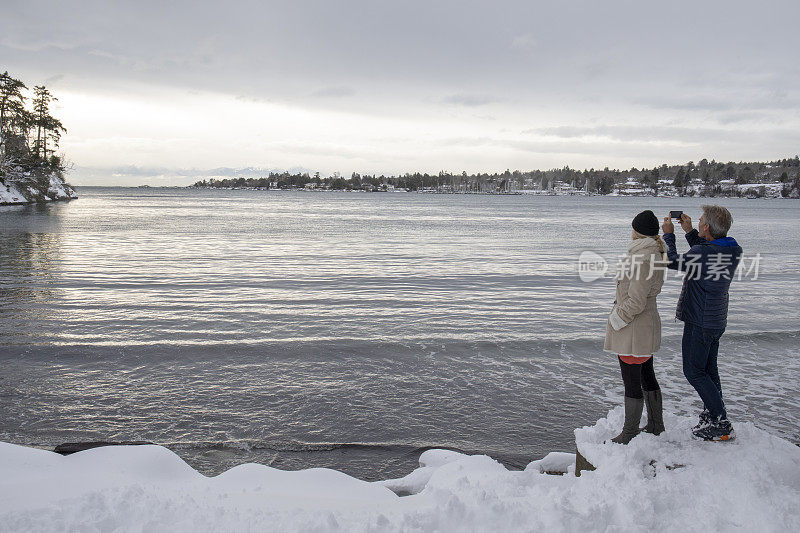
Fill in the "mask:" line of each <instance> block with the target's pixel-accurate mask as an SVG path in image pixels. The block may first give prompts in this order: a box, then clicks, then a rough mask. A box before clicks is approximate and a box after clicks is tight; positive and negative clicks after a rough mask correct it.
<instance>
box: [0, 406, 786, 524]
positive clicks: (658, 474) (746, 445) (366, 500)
mask: <svg viewBox="0 0 800 533" xmlns="http://www.w3.org/2000/svg"><path fill="white" fill-rule="evenodd" d="M665 422H666V424H667V427H668V430H667V432H666V433H664V434H662V435H661V436H659V437H654V436H652V435H648V434H642V435H639V436H638V437H636V438H635V439H634V440H633V441H631V443H630V444H629V445H628V446H622V445H619V444H612V443H610V442H609V440H608V439H609V438H610V437H611V436H612V435H614V434H616V432H618V430H619V427H621V425H622V410H621V408H618V409H615V410H613V411H611V412H610V413H609V415H608V417H607V418H604V419H601V420H599V421H598V422H597V424H596V425H594V426H591V427H585V428H581V429H578V430H576V431H575V435H576V442H577V445H578V448H579V449H580V451H581V453H582V454H583V455H584V456H585V457H586V458H587V459H588V460H589V461H590V462H591V463H592V464H594V465H595V466H596V467H597V469H596V470H594V471H591V472H584V473H583V474H582V475H581V477H579V478H577V477H575V476H573V475H571V474H567V475H563V476H557V475H556V476H554V475H548V474H545V473H543V472H546V471H553V470H561V469H565V468H569V469H570V470H573V469H574V465H573V464H572V458H573V457H574V456H573V455H572V454H564V453H554V454H549V455H548V456H547V457H545V458H543V459H540V460H538V461H533V462H532V463H531V464H530V465H528V467H527V468H526V469H525V470H524V471H509V470H507V469H506V468H504V467H503V466H502V465H501V464H499V463H498V462H496V461H494V460H493V459H491V458H490V457H487V456H485V455H475V456H468V455H463V454H460V453H457V452H453V451H447V450H429V451H426V452H424V453H423V454H422V455H421V456H420V467H419V468H418V469H416V470H414V471H413V472H411V473H410V474H409V475H408V476H405V477H403V478H401V479H396V480H387V481H381V482H375V483H367V482H364V481H360V480H357V479H354V478H352V477H349V476H347V475H345V474H342V473H340V472H336V471H334V470H327V469H310V470H303V471H299V472H284V471H280V470H276V469H273V468H269V467H266V466H261V465H255V464H246V465H241V466H238V467H236V468H233V469H231V470H229V471H227V472H225V473H224V474H221V475H219V476H216V477H213V478H207V477H205V476H203V475H201V474H199V473H197V472H196V471H194V470H193V469H192V468H190V467H189V466H188V465H186V463H184V462H183V461H182V460H181V459H180V458H179V457H178V456H177V455H175V454H173V453H172V452H170V451H169V450H167V449H165V448H161V447H159V446H138V447H134V446H132V447H127V446H126V447H108V448H97V449H94V450H87V451H85V452H80V453H77V454H74V455H71V456H67V457H61V456H59V455H56V454H54V453H52V452H46V451H41V450H36V449H31V448H25V447H21V446H16V445H12V444H0V472H2V473H3V475H2V476H0V524H2V525H3V526H2V527H0V529H2V528H3V527H5V528H8V529H9V530H12V531H17V530H25V531H27V530H37V531H62V530H82V531H83V530H89V531H95V530H99V531H111V530H115V529H119V530H125V531H130V530H137V531H138V530H162V531H163V530H168V531H212V530H217V531H218V530H251V529H252V530H270V531H642V530H654V531H699V530H714V531H723V530H724V531H729V530H737V531H756V530H757V531H782V532H783V531H798V530H800V503H799V502H800V448H798V447H797V446H795V445H793V444H791V443H789V442H787V441H785V440H782V439H780V438H777V437H773V436H771V435H769V434H768V433H766V432H764V431H762V430H759V429H757V428H755V427H754V426H753V425H751V424H747V423H740V424H737V425H736V431H737V435H738V436H737V439H736V440H735V441H733V442H728V443H710V442H709V443H706V442H697V441H693V440H691V439H690V438H689V436H688V435H689V428H690V427H691V425H692V424H693V422H694V421H693V420H691V419H687V418H678V417H674V416H669V415H666V416H665ZM390 489H391V490H390ZM393 491H394V492H393ZM395 492H399V493H402V494H409V495H408V496H404V497H399V496H397V495H396V494H395Z"/></svg>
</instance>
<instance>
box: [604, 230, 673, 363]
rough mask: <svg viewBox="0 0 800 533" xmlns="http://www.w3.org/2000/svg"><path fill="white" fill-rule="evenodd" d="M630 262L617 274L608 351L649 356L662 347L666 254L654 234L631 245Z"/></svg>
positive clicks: (607, 337) (607, 342) (607, 336)
mask: <svg viewBox="0 0 800 533" xmlns="http://www.w3.org/2000/svg"><path fill="white" fill-rule="evenodd" d="M626 263H627V264H623V265H621V266H620V271H619V273H618V274H617V299H616V300H615V301H614V308H613V309H612V310H611V315H610V316H609V317H608V320H607V322H606V342H605V346H604V350H605V351H607V352H610V353H614V354H619V355H638V356H648V355H651V354H653V353H655V352H656V351H657V350H658V349H659V348H660V347H661V318H659V316H658V307H656V296H657V295H658V293H659V292H661V286H662V285H663V284H664V265H665V263H664V256H663V254H662V253H661V251H660V250H659V243H658V241H657V240H656V239H654V238H652V237H645V238H643V239H634V240H633V241H631V243H630V244H629V245H628V254H627V256H626Z"/></svg>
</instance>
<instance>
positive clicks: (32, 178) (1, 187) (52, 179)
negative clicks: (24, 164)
mask: <svg viewBox="0 0 800 533" xmlns="http://www.w3.org/2000/svg"><path fill="white" fill-rule="evenodd" d="M77 197H78V195H77V194H76V193H75V189H73V188H72V187H71V186H70V185H69V184H67V182H66V181H64V178H63V176H62V175H61V173H60V172H54V171H44V172H24V173H23V172H18V173H6V175H5V176H0V205H24V204H32V203H37V202H53V201H56V200H72V199H74V198H77Z"/></svg>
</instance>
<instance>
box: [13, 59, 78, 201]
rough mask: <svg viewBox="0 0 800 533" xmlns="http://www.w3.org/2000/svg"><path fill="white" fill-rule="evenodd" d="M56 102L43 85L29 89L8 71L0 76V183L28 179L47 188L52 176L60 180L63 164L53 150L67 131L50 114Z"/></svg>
mask: <svg viewBox="0 0 800 533" xmlns="http://www.w3.org/2000/svg"><path fill="white" fill-rule="evenodd" d="M57 100H58V99H57V98H56V97H55V96H54V95H53V93H52V92H50V90H49V89H48V88H47V87H46V86H45V85H35V86H34V87H33V89H32V90H29V89H28V86H27V85H26V84H25V83H24V82H23V81H22V80H19V79H17V78H14V77H13V76H11V75H10V74H9V73H8V71H5V72H3V73H2V74H0V180H1V181H2V182H3V183H5V181H6V179H8V178H17V179H21V178H32V181H33V183H34V184H39V185H40V186H41V187H47V186H49V183H50V176H51V175H53V174H54V173H55V174H57V175H58V176H59V177H61V178H63V172H64V161H63V159H62V157H61V156H59V155H57V154H56V150H57V149H58V145H59V142H60V140H61V136H62V135H63V134H64V133H66V131H67V130H66V128H65V127H64V125H63V124H62V123H61V121H60V120H58V119H57V118H55V117H54V116H53V115H52V114H51V105H52V103H53V102H55V101H57ZM39 182H41V183H39ZM45 190H46V189H45Z"/></svg>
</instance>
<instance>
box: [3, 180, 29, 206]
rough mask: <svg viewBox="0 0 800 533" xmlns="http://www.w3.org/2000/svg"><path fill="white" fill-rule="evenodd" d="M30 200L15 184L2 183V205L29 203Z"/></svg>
mask: <svg viewBox="0 0 800 533" xmlns="http://www.w3.org/2000/svg"><path fill="white" fill-rule="evenodd" d="M27 203H28V200H27V198H26V197H25V195H23V194H22V193H21V192H20V190H19V189H18V188H17V187H16V185H15V184H11V185H4V184H2V183H0V205H16V204H27Z"/></svg>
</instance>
